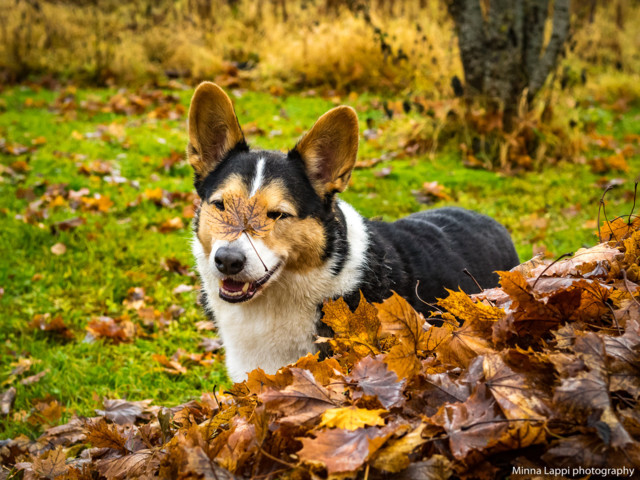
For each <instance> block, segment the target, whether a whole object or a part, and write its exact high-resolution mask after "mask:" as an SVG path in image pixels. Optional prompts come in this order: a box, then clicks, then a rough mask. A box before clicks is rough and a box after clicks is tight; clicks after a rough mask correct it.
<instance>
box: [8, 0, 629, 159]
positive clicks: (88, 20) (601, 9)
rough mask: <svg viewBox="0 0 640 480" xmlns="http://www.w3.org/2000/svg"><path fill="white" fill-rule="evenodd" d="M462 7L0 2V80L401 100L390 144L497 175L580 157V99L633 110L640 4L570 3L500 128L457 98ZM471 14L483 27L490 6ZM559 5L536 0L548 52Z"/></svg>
mask: <svg viewBox="0 0 640 480" xmlns="http://www.w3.org/2000/svg"><path fill="white" fill-rule="evenodd" d="M567 1H568V0H567ZM529 2H530V4H534V3H535V2H534V0H529ZM465 3H466V4H471V3H473V2H464V1H463V2H461V1H456V0H395V1H394V0H302V1H292V0H269V1H259V2H255V1H249V0H180V1H175V2H174V1H168V0H159V1H151V0H140V1H136V2H120V1H116V0H103V1H97V0H95V1H86V0H69V1H45V0H0V17H1V18H3V22H2V24H1V25H0V81H2V82H3V83H16V82H23V81H25V80H27V79H33V78H36V77H37V78H39V79H40V80H39V81H40V82H41V83H44V84H45V86H46V85H47V82H48V83H53V84H55V83H57V82H59V81H61V80H62V81H67V82H73V83H75V84H88V85H91V86H103V85H106V86H126V87H130V88H131V87H141V86H160V87H162V86H167V85H171V83H172V82H176V80H180V81H181V82H185V83H188V84H195V83H197V82H199V81H201V80H214V81H215V82H217V83H218V84H220V85H221V86H223V87H225V88H237V87H243V88H250V89H252V90H258V91H268V92H270V93H271V94H275V95H282V94H287V93H291V92H301V91H305V90H309V89H314V90H312V91H311V94H316V90H319V92H317V93H321V94H324V95H325V96H326V95H328V96H331V95H336V94H337V95H346V94H349V93H351V92H356V93H358V94H359V93H362V92H364V91H367V92H373V93H376V94H382V95H387V96H389V95H393V96H394V98H400V97H404V101H401V102H400V104H399V105H396V106H394V105H389V106H385V110H386V111H387V114H388V115H389V116H392V115H393V113H394V108H395V109H396V110H405V111H407V110H410V109H416V110H418V111H419V112H420V113H426V115H425V116H424V118H423V119H421V120H419V121H416V120H415V119H409V118H407V119H405V121H404V122H403V121H399V122H397V124H396V125H395V126H394V128H393V129H391V130H393V131H391V132H389V135H390V138H389V139H388V141H390V142H395V143H399V144H400V147H401V148H410V149H413V151H414V152H416V153H429V152H431V153H434V152H435V150H436V149H437V148H439V147H441V146H443V145H447V144H452V145H455V146H456V147H458V146H460V147H461V148H462V152H463V161H464V162H465V164H467V165H469V166H476V167H483V168H489V169H500V170H503V171H519V170H522V169H525V170H527V169H535V168H536V167H537V166H539V165H540V164H542V163H554V162H555V161H557V160H561V159H577V158H580V156H581V153H582V152H583V151H584V148H585V145H584V138H583V135H582V134H583V133H584V131H585V130H586V131H589V129H590V128H591V127H590V125H589V124H588V122H587V124H585V123H584V122H583V121H581V120H580V119H577V118H576V116H575V115H572V112H573V111H574V110H575V107H576V103H577V102H580V101H587V102H588V101H597V102H602V103H606V104H611V105H612V106H613V107H614V108H617V109H625V108H629V107H633V106H636V105H638V102H639V99H640V81H639V80H640V59H639V55H640V48H639V47H640V28H639V27H640V8H638V5H639V2H637V1H636V0H616V1H603V0H589V1H586V2H585V1H582V2H579V1H574V2H571V5H570V9H569V13H570V19H571V26H570V30H569V33H568V36H567V40H566V42H564V47H563V48H562V49H561V52H560V55H559V58H558V59H557V60H558V61H557V62H554V65H552V66H553V67H555V68H554V69H552V72H553V73H552V74H551V75H549V78H548V79H547V82H546V89H543V91H541V93H540V94H539V95H537V96H536V97H535V98H528V99H527V100H528V101H518V96H520V95H522V94H523V93H524V94H526V93H527V92H526V91H525V92H521V91H519V90H517V91H516V93H515V95H512V96H511V97H510V100H508V101H507V102H506V107H507V110H508V114H509V116H508V117H504V118H503V114H504V107H505V102H504V101H503V103H502V108H499V109H496V108H493V107H492V106H491V104H488V103H487V101H486V100H487V99H486V98H484V97H483V96H482V95H478V93H483V92H475V93H476V95H472V96H471V98H470V96H469V95H468V93H469V89H468V88H467V89H464V88H463V82H464V80H463V79H464V77H465V75H464V73H467V75H469V73H468V72H463V67H462V62H461V60H460V51H459V48H458V35H457V32H459V29H458V30H456V28H455V26H454V22H453V20H452V18H451V16H450V12H452V11H453V8H455V5H456V4H465ZM476 3H479V4H480V5H481V6H482V9H483V10H482V11H483V14H484V15H485V16H487V12H488V11H489V12H490V11H491V10H490V8H489V7H490V5H491V3H492V2H491V1H489V0H480V1H479V2H476ZM501 3H503V4H505V5H506V4H509V3H514V2H506V3H505V2H497V3H496V2H494V4H496V5H497V6H498V8H500V4H501ZM517 3H518V2H515V4H517ZM538 3H540V2H538ZM555 3H556V2H553V1H552V2H549V1H548V0H547V1H543V2H542V4H544V5H545V6H546V5H548V8H549V14H548V16H547V18H546V20H545V21H544V22H543V23H544V32H543V36H544V38H543V42H544V43H545V44H548V43H549V41H550V39H551V36H552V34H553V23H552V15H553V8H554V4H555ZM561 3H562V2H561ZM494 9H495V7H494ZM485 23H486V22H485ZM524 28H525V30H526V29H527V28H528V27H527V26H526V25H525V27H524ZM485 30H486V27H485ZM508 33H511V32H508ZM505 35H506V34H505ZM498 40H499V39H498ZM498 40H496V41H494V42H493V44H494V45H497V44H498V43H499V42H498ZM489 45H491V43H490V44H489ZM556 64H557V66H556ZM550 73H551V71H550ZM546 76H547V75H545V77H546ZM461 79H462V80H461ZM529 93H531V92H529ZM460 97H464V98H460ZM521 100H522V99H521ZM503 120H504V122H503Z"/></svg>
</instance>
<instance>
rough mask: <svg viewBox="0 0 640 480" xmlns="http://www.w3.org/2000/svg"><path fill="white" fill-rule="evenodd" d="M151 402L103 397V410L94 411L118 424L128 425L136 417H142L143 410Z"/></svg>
mask: <svg viewBox="0 0 640 480" xmlns="http://www.w3.org/2000/svg"><path fill="white" fill-rule="evenodd" d="M151 402H152V400H140V401H137V402H130V401H127V400H124V399H117V398H116V399H109V398H105V399H104V400H103V404H104V410H97V409H96V413H97V414H98V415H102V416H103V417H105V418H106V419H107V420H111V421H112V422H113V423H117V424H118V425H128V424H131V423H134V422H135V421H136V420H137V419H144V418H145V416H144V415H143V412H145V411H146V410H147V407H148V406H149V404H151Z"/></svg>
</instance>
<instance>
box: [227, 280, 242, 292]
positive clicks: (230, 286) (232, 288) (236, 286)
mask: <svg viewBox="0 0 640 480" xmlns="http://www.w3.org/2000/svg"><path fill="white" fill-rule="evenodd" d="M222 286H223V287H224V289H225V290H226V291H227V292H239V291H240V290H242V287H244V282H236V281H235V280H231V279H229V278H227V279H225V280H223V281H222Z"/></svg>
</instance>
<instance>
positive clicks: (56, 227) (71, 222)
mask: <svg viewBox="0 0 640 480" xmlns="http://www.w3.org/2000/svg"><path fill="white" fill-rule="evenodd" d="M85 223H87V221H86V220H85V219H84V218H82V217H74V218H70V219H68V220H63V221H61V222H56V223H53V224H51V227H50V229H51V233H52V234H53V235H57V234H58V232H66V231H67V230H73V229H75V228H77V227H79V226H80V225H84V224H85Z"/></svg>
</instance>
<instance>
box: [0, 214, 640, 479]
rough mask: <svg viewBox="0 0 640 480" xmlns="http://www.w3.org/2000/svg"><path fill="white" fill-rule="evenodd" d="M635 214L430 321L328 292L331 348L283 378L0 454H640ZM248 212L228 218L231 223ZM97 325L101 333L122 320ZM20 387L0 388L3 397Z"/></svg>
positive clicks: (101, 414) (63, 463) (39, 469)
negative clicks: (599, 237)
mask: <svg viewBox="0 0 640 480" xmlns="http://www.w3.org/2000/svg"><path fill="white" fill-rule="evenodd" d="M636 223H637V222H635V221H632V219H631V217H629V219H627V218H623V219H622V220H620V219H617V220H616V221H614V222H612V223H611V224H606V225H605V227H604V230H605V231H606V232H610V233H611V239H610V241H609V242H607V243H603V244H600V245H598V246H596V247H593V248H591V249H582V250H580V251H578V252H577V253H576V254H575V255H573V256H571V257H570V258H566V259H563V260H560V261H558V262H556V263H554V264H553V265H551V266H550V265H549V262H541V261H539V260H534V261H531V262H527V263H525V264H523V265H520V266H518V267H516V268H515V269H513V270H512V271H510V272H500V278H501V286H500V287H499V288H494V289H491V290H485V291H483V292H482V293H480V294H477V295H474V296H471V297H470V296H468V295H466V294H464V293H462V292H449V295H448V296H447V297H446V298H444V299H441V300H438V302H437V304H435V305H433V311H432V314H431V316H430V317H429V318H426V319H425V318H423V317H422V315H420V314H419V313H417V312H415V311H414V310H413V309H412V308H411V307H410V306H409V304H408V303H407V302H406V301H405V300H404V299H402V298H401V297H399V296H397V295H394V296H392V297H391V298H389V299H387V300H386V301H384V302H383V303H381V304H369V303H367V302H366V300H365V299H364V298H363V299H361V302H360V305H359V306H358V308H357V309H356V310H355V312H351V310H349V308H348V307H347V306H346V304H345V303H344V301H343V300H341V299H339V300H337V301H335V302H329V303H327V304H326V305H325V307H324V313H325V316H324V320H325V322H326V323H327V324H328V325H330V326H331V327H332V328H333V330H334V331H335V334H336V335H335V337H334V338H331V339H323V340H324V341H326V342H328V343H329V345H330V346H331V348H332V350H333V353H334V354H333V356H332V357H330V358H327V359H325V360H323V361H319V359H318V357H317V356H312V355H308V356H306V357H303V358H301V359H300V360H299V361H298V362H297V363H296V364H294V365H291V366H288V367H285V368H283V369H281V370H280V371H279V372H278V373H277V374H275V375H268V374H265V373H264V372H263V371H261V370H259V369H258V370H255V371H253V372H251V373H250V374H249V378H248V380H247V381H245V382H243V383H239V384H235V385H233V386H232V387H231V389H230V390H228V391H224V392H223V391H219V392H205V393H203V394H202V397H201V398H200V400H199V401H191V402H189V403H187V404H184V405H180V406H177V407H173V408H170V409H168V408H163V407H159V406H155V405H152V402H151V401H141V402H127V401H125V400H117V399H116V400H109V399H106V400H104V405H103V408H101V409H98V410H96V413H97V415H98V416H96V417H94V418H78V417H73V418H72V420H71V421H70V422H69V423H67V424H65V425H58V426H54V427H50V428H49V429H48V430H47V431H46V432H45V433H44V434H43V435H42V436H41V437H40V438H39V439H38V440H36V441H30V440H29V439H27V438H26V437H18V438H15V439H12V440H9V441H5V442H3V443H2V446H1V447H0V458H1V460H2V463H3V464H5V465H8V466H10V467H9V468H12V469H13V471H23V472H24V474H25V478H38V477H45V478H98V477H105V478H134V477H139V478H150V477H153V476H158V477H159V478H176V477H178V476H179V475H180V476H182V477H184V478H187V477H196V476H197V477H201V478H212V479H213V478H244V477H253V478H296V479H297V478H300V479H303V478H326V477H327V476H329V477H331V478H353V477H355V476H357V475H360V477H361V478H362V476H364V477H365V478H387V477H385V476H386V475H388V474H393V475H394V478H432V479H446V478H450V477H452V476H456V477H458V478H500V477H503V476H505V475H508V474H510V473H511V472H512V471H513V469H514V468H517V467H523V468H545V467H547V468H548V467H578V466H581V467H599V468H616V467H620V466H622V465H626V466H627V467H629V468H632V467H636V468H637V467H639V466H640V443H639V441H640V413H639V412H640V409H639V408H638V400H639V398H640V303H639V300H638V296H639V293H640V292H639V290H640V287H639V286H638V284H637V283H636V282H637V281H639V280H640V278H639V269H638V258H639V257H640V230H637V229H636V228H635V227H636V225H635V224H636ZM247 224H248V223H247V217H246V216H245V217H244V218H243V219H242V222H240V221H238V223H237V226H238V232H237V233H236V234H237V235H239V234H241V233H242V231H244V230H245V229H246V228H247ZM240 227H242V229H240ZM136 299H137V300H136ZM136 301H142V302H144V293H140V294H139V295H137V296H136V292H132V293H131V295H130V302H132V304H131V307H132V308H137V307H140V305H137V304H135V302H136ZM54 320H55V319H54ZM101 322H102V323H95V325H94V326H93V327H92V328H93V330H94V332H95V333H96V334H99V332H100V330H101V329H105V328H114V327H115V326H118V327H119V328H125V329H126V328H127V327H126V325H122V322H121V324H120V325H116V324H114V325H113V326H112V325H110V324H104V321H101ZM38 325H41V326H39V328H44V329H47V328H51V329H55V328H61V327H57V326H53V321H52V320H51V319H42V321H41V322H40V323H39V324H38ZM50 325H51V327H49V326H50ZM60 331H61V332H62V334H63V335H64V329H61V330H60ZM212 348H219V347H217V346H213V347H212ZM178 353H179V352H177V354H176V355H175V356H174V357H173V358H171V359H167V358H158V359H157V361H158V362H159V363H160V364H161V365H162V366H163V368H165V370H167V371H168V372H169V373H173V374H180V371H181V369H183V368H184V367H183V364H182V362H185V361H195V362H198V361H202V358H195V357H194V358H189V354H186V353H185V354H180V355H179V354H178ZM191 355H192V356H193V354H191ZM14 395H15V393H14V392H12V391H11V390H8V391H6V392H5V393H4V394H3V395H2V398H1V402H0V403H1V404H2V409H3V411H5V410H8V409H9V408H10V405H11V402H12V401H13V396H14ZM47 405H48V404H47ZM44 408H45V406H43V409H44ZM46 408H48V409H49V410H50V409H52V408H53V409H55V408H58V409H59V406H55V405H52V406H51V405H50V406H47V407H46ZM43 411H44V410H43Z"/></svg>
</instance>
